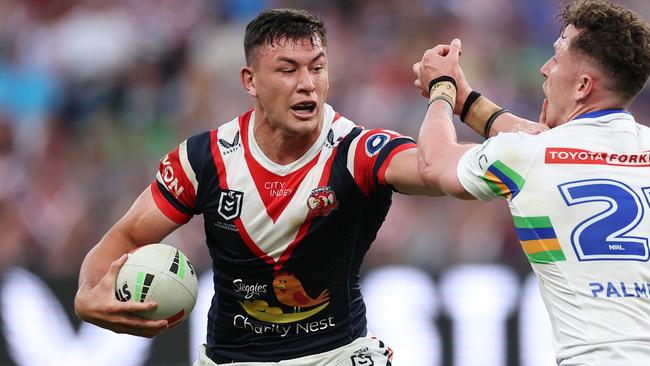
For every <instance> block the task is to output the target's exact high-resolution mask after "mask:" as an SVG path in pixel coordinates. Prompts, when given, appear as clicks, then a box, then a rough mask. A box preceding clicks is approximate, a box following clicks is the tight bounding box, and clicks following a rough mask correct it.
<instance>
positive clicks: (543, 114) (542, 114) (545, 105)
mask: <svg viewBox="0 0 650 366" xmlns="http://www.w3.org/2000/svg"><path fill="white" fill-rule="evenodd" d="M547 108H548V99H546V98H544V102H543V103H542V112H540V114H539V124H540V125H544V126H546V127H547V129H548V128H549V127H548V122H549V121H548V120H547V119H546V109H547Z"/></svg>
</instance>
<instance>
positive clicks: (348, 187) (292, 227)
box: [151, 106, 415, 363]
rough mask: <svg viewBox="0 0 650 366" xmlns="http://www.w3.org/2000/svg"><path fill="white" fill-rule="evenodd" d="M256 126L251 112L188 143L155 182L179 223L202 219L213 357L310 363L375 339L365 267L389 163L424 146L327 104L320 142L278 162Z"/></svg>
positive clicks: (161, 202)
mask: <svg viewBox="0 0 650 366" xmlns="http://www.w3.org/2000/svg"><path fill="white" fill-rule="evenodd" d="M254 123H255V113H254V112H253V111H249V112H248V113H245V114H244V115H242V116H239V117H238V118H236V119H234V120H232V121H230V122H228V123H226V124H224V125H223V126H221V127H220V128H218V129H217V130H213V131H208V132H205V133H202V134H199V135H196V136H194V137H192V138H190V139H188V140H186V141H184V142H183V143H181V144H180V145H179V146H178V148H176V149H174V150H173V151H172V152H170V153H169V154H167V155H165V156H164V157H163V158H162V160H161V162H160V166H159V171H158V175H157V178H156V180H155V181H154V182H153V183H152V186H151V188H152V192H153V196H154V200H155V202H156V204H157V205H158V207H159V208H160V210H161V211H162V212H163V213H164V214H165V215H167V216H168V217H169V218H170V219H172V220H174V221H175V222H178V223H181V224H182V223H185V222H187V221H188V220H189V219H190V218H191V217H192V216H193V215H196V214H203V216H204V221H205V233H206V236H207V244H208V247H209V251H210V254H211V256H212V259H213V269H214V273H215V276H214V286H215V296H214V298H213V300H212V306H211V308H210V312H209V315H208V339H207V348H206V354H207V355H208V356H209V357H210V358H211V359H213V360H214V361H215V362H217V363H229V362H232V361H251V362H252V361H279V360H282V359H287V358H295V357H301V356H305V355H310V354H315V353H320V352H325V351H328V350H332V349H335V348H337V347H340V346H343V345H345V344H348V343H350V342H351V341H352V340H354V339H356V338H358V337H360V336H364V335H365V334H366V320H365V305H364V303H363V299H362V296H361V292H360V290H359V268H360V265H361V262H362V259H363V257H364V255H365V253H366V251H367V250H368V248H369V246H370V244H371V242H372V241H373V240H374V239H375V236H376V234H377V231H378V230H379V227H380V226H381V224H382V222H383V221H384V219H385V217H386V214H387V212H388V208H389V207H390V203H391V195H392V189H391V187H390V186H389V185H388V184H387V183H386V181H385V179H384V174H385V171H386V168H387V166H388V164H389V163H390V161H391V159H392V157H393V156H394V155H395V154H397V153H399V152H400V151H403V150H405V149H410V148H414V147H415V144H414V142H413V140H412V139H411V138H408V137H404V136H401V135H399V134H397V133H395V132H393V131H388V130H382V129H370V130H368V129H363V128H361V127H358V126H356V125H355V124H354V123H353V122H351V121H350V120H348V119H346V118H343V117H340V116H339V115H338V114H337V113H336V112H334V110H333V109H332V108H331V107H330V106H326V107H325V116H324V123H323V128H322V131H321V134H320V136H319V137H318V139H317V141H316V142H315V143H314V145H313V146H312V147H311V148H310V149H309V151H307V152H306V153H305V154H304V155H303V157H301V158H300V159H298V160H297V161H295V162H293V163H291V164H288V165H278V164H276V163H274V162H272V161H271V160H269V159H268V158H267V157H266V156H265V155H264V153H263V152H262V151H261V149H260V147H259V146H258V145H257V143H256V141H255V138H254V136H253V128H254Z"/></svg>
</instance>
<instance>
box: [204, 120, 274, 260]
mask: <svg viewBox="0 0 650 366" xmlns="http://www.w3.org/2000/svg"><path fill="white" fill-rule="evenodd" d="M251 112H252V111H249V112H248V113H246V114H244V115H242V116H240V117H239V122H240V125H241V122H242V121H243V120H247V119H248V118H250V115H251ZM240 136H243V134H241V133H240ZM217 141H219V140H218V136H217V130H212V131H210V147H211V150H212V158H213V160H214V165H215V167H216V169H217V172H218V174H219V187H220V188H221V189H222V190H227V189H228V181H227V180H226V178H227V177H226V165H225V164H224V162H223V158H222V157H221V152H220V151H219V145H218V143H217ZM234 223H235V226H237V230H239V236H241V238H242V240H243V241H244V243H245V244H246V246H247V247H248V249H250V250H251V251H252V252H253V253H254V254H255V255H256V256H258V257H260V258H261V259H263V260H264V261H265V262H266V263H268V264H270V265H274V264H275V261H274V260H273V258H271V257H269V255H268V254H266V253H264V252H263V251H262V250H261V249H260V248H259V247H258V246H257V245H255V242H254V241H253V239H252V238H251V237H250V235H248V232H246V228H245V227H244V224H243V223H242V222H241V218H240V217H238V218H236V219H235V220H234Z"/></svg>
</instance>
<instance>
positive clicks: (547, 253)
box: [512, 216, 566, 263]
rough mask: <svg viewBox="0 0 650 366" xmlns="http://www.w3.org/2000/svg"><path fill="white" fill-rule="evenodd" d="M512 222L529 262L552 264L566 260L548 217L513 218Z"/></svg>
mask: <svg viewBox="0 0 650 366" xmlns="http://www.w3.org/2000/svg"><path fill="white" fill-rule="evenodd" d="M512 220H513V222H514V224H515V231H516V232H517V236H518V237H519V242H520V243H521V248H522V249H523V250H524V253H526V257H527V258H528V261H529V262H533V263H553V262H559V261H564V260H566V256H565V255H564V252H563V251H562V248H561V247H560V242H559V241H558V239H557V234H556V233H555V229H553V225H552V224H551V219H550V218H549V217H548V216H538V217H534V216H531V217H520V216H513V217H512Z"/></svg>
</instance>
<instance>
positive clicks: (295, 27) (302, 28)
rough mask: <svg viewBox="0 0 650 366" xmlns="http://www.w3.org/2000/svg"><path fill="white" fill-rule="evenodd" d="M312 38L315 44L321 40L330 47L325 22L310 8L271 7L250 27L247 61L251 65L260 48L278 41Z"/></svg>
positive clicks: (246, 41)
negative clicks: (257, 49)
mask: <svg viewBox="0 0 650 366" xmlns="http://www.w3.org/2000/svg"><path fill="white" fill-rule="evenodd" d="M305 38H309V40H310V41H311V44H312V45H316V44H317V43H318V42H319V41H320V43H321V45H322V46H323V47H326V46H327V36H326V30H325V25H324V24H323V21H322V20H321V19H320V18H318V17H316V16H314V15H313V14H311V13H310V12H308V11H306V10H301V9H271V10H266V11H264V12H262V13H260V14H259V15H258V16H257V17H255V19H253V20H252V21H251V22H250V23H248V25H247V26H246V36H245V37H244V54H245V56H246V63H247V64H248V65H250V64H251V62H252V60H253V54H254V51H255V48H256V47H259V46H261V45H264V44H269V45H273V44H274V43H277V42H278V41H282V40H291V41H297V40H300V39H305Z"/></svg>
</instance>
